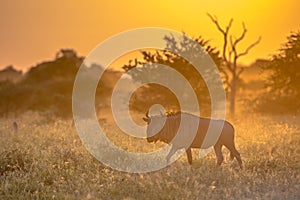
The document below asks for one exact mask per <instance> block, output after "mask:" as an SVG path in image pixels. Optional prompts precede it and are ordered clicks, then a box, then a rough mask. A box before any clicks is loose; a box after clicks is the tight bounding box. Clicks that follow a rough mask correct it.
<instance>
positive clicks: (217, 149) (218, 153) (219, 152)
mask: <svg viewBox="0 0 300 200" xmlns="http://www.w3.org/2000/svg"><path fill="white" fill-rule="evenodd" d="M214 150H215V153H216V156H217V160H218V161H217V165H218V166H220V165H221V164H222V162H223V160H224V157H223V154H222V145H220V144H216V145H215V146H214Z"/></svg>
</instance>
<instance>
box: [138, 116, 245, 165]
mask: <svg viewBox="0 0 300 200" xmlns="http://www.w3.org/2000/svg"><path fill="white" fill-rule="evenodd" d="M181 115H182V117H184V118H186V119H187V120H188V123H194V122H195V120H199V127H198V130H197V133H196V135H195V137H194V138H191V139H190V141H191V140H192V139H193V141H192V142H191V144H190V143H189V144H190V146H189V147H187V148H186V146H184V145H182V142H180V141H182V140H184V139H185V138H189V134H190V133H189V132H188V131H189V127H185V128H184V129H183V130H184V131H183V132H184V138H180V139H179V140H177V142H176V141H174V140H172V139H173V138H174V137H175V135H176V133H177V130H178V128H179V125H180V121H181ZM143 120H144V121H146V122H147V124H148V126H147V141H148V142H156V141H158V140H160V141H163V142H165V143H168V144H169V143H171V144H172V148H171V150H170V152H169V154H168V155H167V162H169V160H170V158H171V157H172V155H173V154H174V153H175V152H176V151H177V150H178V149H181V148H186V153H187V158H188V162H189V164H192V152H191V148H201V145H202V143H203V140H204V138H205V136H206V133H207V130H208V127H209V124H210V123H212V125H214V123H220V122H224V125H223V128H222V132H221V134H220V136H219V138H218V140H217V142H216V143H215V144H214V151H215V154H216V157H217V165H218V166H220V165H221V164H222V162H223V160H224V158H223V154H222V147H223V145H224V146H225V147H227V148H228V149H229V151H230V158H231V160H233V159H234V158H236V160H237V161H238V163H239V166H240V168H242V160H241V156H240V153H239V152H238V151H237V150H236V148H235V144H234V128H233V126H232V125H231V124H230V123H229V122H227V121H220V120H213V119H207V118H199V117H197V116H195V115H192V114H188V113H175V114H172V115H167V116H165V115H156V116H149V115H148V113H147V114H146V117H144V118H143ZM164 120H165V124H162V123H163V122H164ZM162 125H163V127H162ZM161 127H162V128H161ZM160 128H161V129H160ZM178 141H179V142H178Z"/></svg>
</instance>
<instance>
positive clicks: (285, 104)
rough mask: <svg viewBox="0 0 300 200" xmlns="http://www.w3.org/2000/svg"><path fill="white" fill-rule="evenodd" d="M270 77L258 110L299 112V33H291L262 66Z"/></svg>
mask: <svg viewBox="0 0 300 200" xmlns="http://www.w3.org/2000/svg"><path fill="white" fill-rule="evenodd" d="M262 68H263V69H264V70H269V71H270V72H271V75H270V76H269V77H268V79H267V81H266V85H265V86H266V93H264V94H263V95H262V96H261V97H260V98H259V101H258V102H260V105H258V106H259V109H260V110H263V111H267V112H270V111H271V112H299V111H300V102H299V99H300V31H298V32H292V33H291V34H290V35H289V36H288V37H287V42H286V43H285V44H284V45H283V46H282V48H280V49H279V53H278V54H276V55H274V56H273V58H272V60H271V62H268V63H267V64H266V65H264V66H262Z"/></svg>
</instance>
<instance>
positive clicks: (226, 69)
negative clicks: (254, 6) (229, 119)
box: [207, 14, 261, 114]
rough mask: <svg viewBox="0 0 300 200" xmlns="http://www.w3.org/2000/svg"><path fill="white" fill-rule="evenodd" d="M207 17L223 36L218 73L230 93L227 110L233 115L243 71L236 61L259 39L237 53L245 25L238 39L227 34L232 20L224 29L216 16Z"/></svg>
mask: <svg viewBox="0 0 300 200" xmlns="http://www.w3.org/2000/svg"><path fill="white" fill-rule="evenodd" d="M207 15H208V17H209V18H210V19H211V20H212V22H213V23H214V24H215V25H216V27H217V29H218V30H219V31H220V32H221V33H222V35H223V49H222V61H223V62H222V64H221V66H220V71H221V72H222V74H223V75H224V81H225V84H226V86H227V89H228V91H229V92H230V96H229V102H230V108H229V110H230V113H231V114H234V112H235V100H236V87H237V82H238V80H239V78H240V75H241V73H242V72H243V71H244V68H243V67H239V66H238V64H237V61H238V59H239V58H240V57H242V56H245V55H247V54H248V52H249V51H250V50H251V49H252V48H253V47H254V46H255V45H257V44H258V43H259V42H260V40H261V37H259V38H258V40H257V41H255V42H254V43H252V44H251V45H249V46H248V47H247V48H246V50H244V51H242V52H238V50H237V45H238V44H239V43H240V42H241V41H242V40H243V39H244V38H245V35H246V33H247V29H246V26H245V24H244V23H242V26H243V32H242V34H241V35H240V36H239V37H237V38H236V37H234V36H233V35H232V34H230V33H229V32H230V29H231V27H232V23H233V19H231V20H230V21H229V23H228V25H227V26H226V28H222V27H221V25H220V24H219V21H218V19H217V17H216V16H212V15H210V14H207Z"/></svg>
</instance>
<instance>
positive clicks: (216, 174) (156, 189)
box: [0, 113, 300, 199]
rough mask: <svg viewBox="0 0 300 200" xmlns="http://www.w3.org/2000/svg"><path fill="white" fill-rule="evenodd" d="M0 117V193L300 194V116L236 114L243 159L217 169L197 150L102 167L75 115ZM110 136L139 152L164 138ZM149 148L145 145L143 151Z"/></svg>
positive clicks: (194, 196)
mask: <svg viewBox="0 0 300 200" xmlns="http://www.w3.org/2000/svg"><path fill="white" fill-rule="evenodd" d="M14 120H15V119H13V118H6V119H1V121H0V136H1V137H0V199H299V198H300V181H299V180H300V157H299V155H300V123H299V121H300V116H277V117H274V116H259V115H251V116H239V117H236V119H235V120H231V122H232V123H233V124H234V126H235V128H236V139H235V140H236V145H237V149H238V150H239V151H240V153H241V156H242V159H243V161H244V170H239V168H238V165H237V163H236V161H234V162H233V163H231V162H230V161H229V152H228V151H227V150H225V149H223V152H224V155H225V158H226V159H225V163H224V164H223V165H222V167H221V168H216V167H215V165H216V158H215V155H214V153H210V154H209V155H208V156H206V157H205V158H203V159H200V158H198V156H197V153H198V152H197V151H196V150H195V151H194V152H193V154H194V155H193V159H194V163H193V166H189V165H188V164H187V160H186V157H185V155H184V156H182V157H181V158H180V159H179V160H178V161H176V162H175V163H174V164H172V165H171V166H168V167H166V168H164V169H162V170H160V171H157V172H152V173H146V174H130V173H124V172H119V171H116V170H113V169H111V168H109V167H107V166H104V165H103V164H101V163H100V162H99V161H97V160H96V159H95V158H93V157H92V156H91V155H90V154H89V152H87V150H86V149H85V148H84V146H83V144H82V143H81V141H80V139H79V137H78V135H77V133H76V130H75V128H74V126H72V123H71V121H64V120H58V119H57V120H50V119H49V118H47V117H45V116H38V115H35V114H33V113H31V114H27V115H23V116H21V117H19V118H18V119H16V120H17V122H18V124H19V132H18V134H15V133H14V132H13V128H12V123H13V121H14ZM102 123H104V124H105V126H106V128H107V129H109V130H110V135H109V138H110V139H111V140H112V141H113V142H114V143H116V144H118V145H120V146H121V147H122V148H124V149H127V150H130V151H137V152H140V151H141V150H145V151H150V150H153V149H155V148H159V147H161V146H162V145H163V144H156V145H154V144H147V145H146V142H145V141H136V140H134V139H130V138H128V137H127V136H124V134H119V133H120V130H118V129H117V128H115V127H110V125H109V124H108V123H106V122H105V120H104V122H102ZM146 148H147V149H146Z"/></svg>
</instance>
